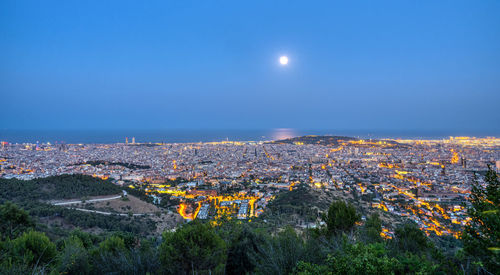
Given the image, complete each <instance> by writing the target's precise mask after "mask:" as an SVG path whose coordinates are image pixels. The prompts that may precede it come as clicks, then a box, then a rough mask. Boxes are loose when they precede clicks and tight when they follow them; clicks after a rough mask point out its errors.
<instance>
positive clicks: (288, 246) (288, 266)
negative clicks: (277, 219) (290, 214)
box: [255, 227, 306, 274]
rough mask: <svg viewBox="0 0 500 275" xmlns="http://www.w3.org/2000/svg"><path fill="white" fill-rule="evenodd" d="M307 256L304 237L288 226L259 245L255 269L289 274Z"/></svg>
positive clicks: (257, 271)
mask: <svg viewBox="0 0 500 275" xmlns="http://www.w3.org/2000/svg"><path fill="white" fill-rule="evenodd" d="M305 257H306V255H305V249H304V241H303V239H302V237H301V236H299V235H297V233H295V230H294V229H293V228H291V227H287V228H285V230H283V231H282V232H280V233H279V234H278V235H277V236H276V237H270V238H268V239H267V240H266V242H265V243H264V244H263V245H261V246H259V251H258V255H257V261H256V269H255V270H256V273H259V274H289V273H290V272H292V271H293V268H294V267H295V266H296V264H297V263H298V262H299V261H303V260H305Z"/></svg>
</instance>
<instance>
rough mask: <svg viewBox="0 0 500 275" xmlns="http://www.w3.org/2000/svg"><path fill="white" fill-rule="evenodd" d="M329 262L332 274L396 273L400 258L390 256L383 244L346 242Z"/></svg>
mask: <svg viewBox="0 0 500 275" xmlns="http://www.w3.org/2000/svg"><path fill="white" fill-rule="evenodd" d="M327 263H328V267H329V269H330V272H331V273H330V274H394V273H395V271H396V270H397V269H398V268H399V262H398V260H397V259H395V258H389V257H388V256H387V255H386V251H385V248H384V246H383V245H382V244H369V245H364V244H363V243H355V244H349V243H345V244H344V248H343V249H342V250H341V251H339V252H338V253H335V254H334V255H331V256H330V257H329V258H328V260H327Z"/></svg>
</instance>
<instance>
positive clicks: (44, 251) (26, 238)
mask: <svg viewBox="0 0 500 275" xmlns="http://www.w3.org/2000/svg"><path fill="white" fill-rule="evenodd" d="M9 250H10V251H9V253H8V254H9V256H10V257H11V259H12V260H13V261H15V262H19V263H23V264H26V265H28V266H31V267H37V266H44V265H49V264H53V263H54V257H55V256H56V254H57V250H56V245H55V244H54V243H52V242H51V241H50V240H49V238H48V237H47V236H45V234H44V233H40V232H37V231H28V232H25V233H23V235H21V236H20V237H18V238H16V239H14V240H13V241H12V242H11V246H10V249H9Z"/></svg>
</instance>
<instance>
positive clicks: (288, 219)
mask: <svg viewBox="0 0 500 275" xmlns="http://www.w3.org/2000/svg"><path fill="white" fill-rule="evenodd" d="M338 200H340V201H346V202H349V203H351V204H352V205H354V206H355V207H356V209H357V211H358V212H359V213H361V214H362V215H365V216H369V215H371V214H372V213H374V212H377V213H379V214H380V218H381V220H382V222H383V223H384V224H385V225H387V226H388V227H391V228H392V227H394V226H395V225H397V224H400V223H401V222H403V221H404V219H402V218H401V217H398V216H395V215H392V214H390V213H388V212H380V211H379V210H377V209H373V208H371V207H370V204H369V202H368V201H364V200H362V199H356V200H355V199H354V198H353V197H352V195H350V194H345V193H343V192H342V191H333V190H319V189H315V188H311V187H310V186H309V185H305V184H301V185H299V186H298V187H297V188H295V189H293V190H292V191H282V192H280V193H279V194H278V196H277V197H276V198H275V199H274V200H273V201H271V202H270V203H269V205H268V207H267V209H266V211H265V212H264V213H263V214H262V216H261V218H262V219H265V220H266V222H268V223H271V224H275V225H276V226H277V227H281V226H284V225H289V226H292V227H295V228H304V227H308V226H311V225H313V224H315V223H317V222H319V221H321V213H324V212H326V211H327V210H328V207H329V206H330V204H331V203H332V202H333V201H338Z"/></svg>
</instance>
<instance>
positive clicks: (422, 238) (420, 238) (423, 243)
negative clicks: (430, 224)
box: [392, 222, 432, 254]
mask: <svg viewBox="0 0 500 275" xmlns="http://www.w3.org/2000/svg"><path fill="white" fill-rule="evenodd" d="M394 237H395V238H394V240H393V241H392V244H393V245H394V246H395V248H396V250H397V251H399V252H410V253H414V254H422V253H425V252H427V251H428V250H429V248H431V247H432V243H431V242H430V241H429V238H427V236H426V235H425V233H424V232H422V230H420V229H419V228H418V227H417V224H415V223H414V222H407V223H405V224H403V225H400V226H398V227H397V228H396V229H395V230H394Z"/></svg>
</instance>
